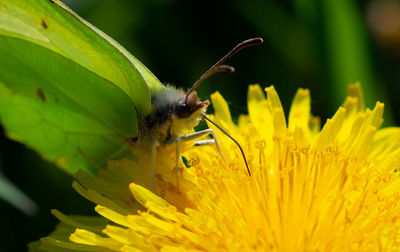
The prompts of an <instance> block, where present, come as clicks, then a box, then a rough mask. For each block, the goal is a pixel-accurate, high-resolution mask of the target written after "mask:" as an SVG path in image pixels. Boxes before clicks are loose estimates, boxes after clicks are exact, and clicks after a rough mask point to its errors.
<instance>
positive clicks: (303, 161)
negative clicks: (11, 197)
mask: <svg viewBox="0 0 400 252" xmlns="http://www.w3.org/2000/svg"><path fill="white" fill-rule="evenodd" d="M310 103H311V99H310V92H309V91H308V90H306V89H299V90H298V92H297V93H296V95H295V97H294V99H293V102H292V105H291V108H290V112H289V115H288V116H287V117H286V116H285V114H284V111H283V108H282V105H281V102H280V99H279V97H278V94H277V93H276V91H275V89H274V87H272V86H271V87H268V88H266V89H265V91H263V90H262V89H261V87H260V86H258V85H251V86H250V87H249V92H248V115H241V116H240V117H239V119H238V123H237V124H235V123H234V122H233V121H232V117H231V114H230V112H229V107H228V105H227V102H226V101H225V100H224V99H223V97H222V96H221V94H219V93H215V94H213V95H212V96H211V104H213V106H214V110H215V114H214V115H210V117H211V118H212V119H213V120H214V121H215V122H216V123H217V124H219V125H220V126H221V127H222V128H224V129H225V130H226V131H227V132H229V133H230V134H231V135H232V136H233V137H234V138H235V139H236V140H237V141H238V142H239V143H241V145H242V147H243V149H244V152H245V154H246V157H247V159H248V163H249V168H250V170H251V176H249V174H248V173H247V171H246V166H245V164H244V162H243V157H242V155H241V153H240V151H239V150H238V148H237V146H236V145H235V144H234V143H232V141H231V140H230V139H228V138H227V137H226V136H224V135H223V134H222V133H220V132H219V131H218V130H217V129H215V133H216V134H217V138H218V140H219V142H220V145H221V149H222V152H223V153H224V156H225V157H226V161H224V160H223V159H222V157H221V155H219V153H218V152H217V151H216V149H215V148H213V147H212V146H202V147H198V148H197V147H195V148H193V147H190V146H186V147H185V148H184V150H185V151H184V152H183V156H185V158H186V159H187V166H186V165H184V164H183V162H181V165H180V167H179V170H178V171H174V166H175V160H174V156H175V152H174V147H173V146H172V147H171V146H170V147H165V148H164V149H162V150H160V154H158V153H157V155H158V157H160V158H159V159H157V165H156V173H157V174H156V176H155V182H156V183H155V185H156V188H155V191H154V192H153V191H151V190H150V189H149V186H148V185H146V183H142V182H141V181H142V177H143V180H144V177H146V176H139V175H137V174H138V173H140V171H146V169H147V170H148V169H149V168H148V159H149V157H147V156H148V154H146V153H145V152H144V151H142V152H140V150H136V151H137V152H136V153H137V154H140V155H139V156H140V157H141V158H140V159H139V160H127V159H124V160H120V161H112V162H110V163H109V167H108V170H105V171H103V172H102V173H100V175H99V177H98V178H96V179H93V178H91V177H89V176H87V175H85V174H83V173H80V175H78V176H77V178H78V182H76V183H74V188H75V189H76V190H77V191H78V192H79V193H80V194H82V195H83V196H84V197H86V198H88V199H89V200H91V201H93V202H95V203H96V204H97V206H96V208H95V211H96V212H97V213H98V214H99V216H98V217H90V218H89V217H82V216H65V215H63V214H61V213H59V212H57V211H55V212H54V213H55V214H54V215H55V216H56V217H57V218H58V219H60V220H61V224H60V225H59V227H58V229H56V231H54V233H53V234H50V236H49V237H47V238H43V239H42V240H41V242H38V243H34V244H32V245H31V248H34V247H35V248H45V249H46V248H49V247H52V246H53V247H57V246H63V248H69V249H71V250H72V248H81V249H82V248H85V249H87V250H90V251H105V250H106V251H400V204H399V203H400V178H399V176H400V175H399V174H400V172H398V170H399V169H400V158H399V157H400V129H399V128H394V127H392V128H384V129H379V127H380V125H381V123H382V115H383V104H382V103H379V102H378V103H376V105H375V107H374V108H373V109H366V108H365V105H364V100H363V96H362V91H361V88H360V85H359V84H354V85H351V86H350V88H349V92H348V96H347V98H346V99H345V101H344V103H343V105H342V106H340V107H339V109H338V110H337V112H336V113H335V114H334V115H333V117H332V118H330V119H328V120H327V121H326V122H325V124H324V125H323V127H322V128H321V126H320V120H319V118H317V117H315V116H313V115H312V114H311V105H310ZM209 127H210V128H213V125H209ZM146 155H147V156H146ZM175 172H178V173H179V179H180V181H179V186H177V185H176V176H175ZM60 232H61V234H65V235H60ZM68 232H70V233H68ZM57 242H58V243H57ZM78 246H84V247H78Z"/></svg>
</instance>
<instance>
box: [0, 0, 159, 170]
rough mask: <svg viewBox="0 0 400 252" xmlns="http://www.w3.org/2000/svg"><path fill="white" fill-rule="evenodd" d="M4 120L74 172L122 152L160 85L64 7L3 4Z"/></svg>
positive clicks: (0, 104)
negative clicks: (152, 94) (151, 93)
mask: <svg viewBox="0 0 400 252" xmlns="http://www.w3.org/2000/svg"><path fill="white" fill-rule="evenodd" d="M0 55H1V56H0V120H1V122H2V124H3V126H4V128H5V130H6V132H7V134H8V135H9V136H10V137H11V138H13V139H15V140H17V141H20V142H22V143H24V144H26V145H28V146H29V147H31V148H33V149H35V150H36V151H38V152H39V153H40V154H41V155H42V156H43V157H44V158H45V159H47V160H50V161H52V162H55V163H56V164H57V165H58V166H60V167H62V168H64V169H65V170H66V171H68V172H69V173H75V172H76V171H77V170H78V169H83V170H85V171H88V172H94V171H95V170H96V169H98V168H99V167H102V166H104V164H105V161H107V160H108V159H110V158H113V157H117V156H118V155H120V154H122V153H123V152H124V150H125V147H126V144H127V142H126V139H127V138H130V137H135V136H137V135H138V118H137V116H138V115H139V116H140V115H145V114H147V113H149V111H150V105H151V104H150V89H156V88H162V87H163V86H162V84H161V83H160V82H159V81H158V80H157V79H156V78H155V77H154V76H153V75H152V73H151V72H150V71H149V70H147V69H146V68H145V67H144V66H143V65H142V64H141V63H140V62H139V61H138V60H137V59H135V58H134V57H133V56H132V55H130V54H129V53H128V52H127V51H126V50H125V49H124V48H123V47H122V46H120V45H118V44H117V43H116V42H115V41H114V40H112V39H111V38H109V37H108V36H107V35H105V34H104V33H103V32H101V31H100V30H98V29H97V28H95V27H93V26H91V25H90V24H88V23H87V22H86V21H84V20H83V19H81V18H80V17H78V16H77V15H76V14H75V13H73V12H72V11H70V10H69V9H68V8H67V7H66V6H64V5H63V4H62V3H61V2H59V1H50V0H38V1H28V0H7V1H4V0H0Z"/></svg>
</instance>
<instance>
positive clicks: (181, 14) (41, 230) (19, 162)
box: [0, 0, 400, 252]
mask: <svg viewBox="0 0 400 252" xmlns="http://www.w3.org/2000/svg"><path fill="white" fill-rule="evenodd" d="M65 2H66V3H67V5H69V6H70V7H71V8H72V9H73V10H75V11H76V12H77V13H78V14H80V15H81V16H83V17H84V18H85V19H87V20H88V21H89V22H91V23H92V24H94V25H95V26H97V27H99V28H100V29H102V30H103V31H105V32H106V33H107V34H109V35H110V36H111V37H113V38H115V39H116V40H117V41H119V42H120V43H121V44H122V45H123V46H125V47H126V48H127V49H128V50H129V51H130V52H132V54H133V55H135V56H136V57H137V58H138V59H139V60H141V61H142V62H143V63H144V64H145V65H146V66H147V67H148V68H149V69H150V70H151V71H152V72H153V73H154V74H155V75H156V76H157V77H158V78H159V80H160V81H162V82H163V83H171V84H173V85H176V86H179V87H184V88H187V87H190V86H191V85H192V84H193V83H194V82H195V81H196V80H197V78H199V76H200V75H201V74H203V72H204V71H206V70H207V69H208V68H209V67H210V66H211V65H213V64H214V63H215V62H216V61H217V60H218V59H220V58H221V57H222V56H223V55H224V54H225V53H226V52H228V51H229V50H230V49H231V48H232V47H233V46H235V45H236V44H237V43H238V42H240V41H242V40H245V39H247V38H251V37H262V38H264V40H265V43H264V44H263V45H261V46H258V47H251V48H248V49H245V50H244V51H241V52H240V53H238V54H237V55H235V56H234V57H233V58H232V59H230V60H229V61H228V62H227V63H228V64H230V65H232V66H234V67H235V68H236V72H235V73H234V74H232V75H229V74H224V73H222V74H219V75H217V76H214V77H212V78H210V79H209V80H208V81H206V82H204V83H203V84H202V85H201V86H200V87H199V89H198V93H199V94H200V97H201V98H203V99H206V98H208V97H209V95H210V94H211V93H212V92H214V91H216V90H219V91H220V92H221V93H222V94H223V96H224V97H225V98H226V99H227V100H228V102H229V103H230V106H231V110H232V113H233V115H234V117H237V115H239V114H240V113H246V92H247V86H248V84H253V83H259V84H261V85H262V86H263V87H266V86H269V85H272V84H273V85H274V86H275V88H276V89H277V91H278V93H279V95H280V97H281V101H282V104H283V106H284V108H285V111H286V113H287V112H288V110H289V108H290V102H291V99H292V98H293V96H294V94H295V92H296V90H297V89H298V88H299V87H303V88H309V89H310V91H311V95H312V112H313V114H315V115H319V116H321V118H322V122H324V121H325V120H326V118H328V117H330V116H332V115H333V113H334V112H335V110H336V109H337V108H338V106H339V105H340V104H341V102H342V101H343V99H344V97H345V94H346V87H347V85H348V84H349V83H352V82H355V81H361V84H362V87H363V89H364V92H365V97H366V100H367V105H368V106H369V107H373V105H374V104H375V102H376V101H377V100H380V101H383V102H384V103H385V105H386V107H385V109H386V112H385V126H390V125H398V124H399V120H400V117H399V115H400V113H399V112H400V111H399V110H400V106H399V105H400V104H399V103H400V102H399V100H398V99H397V94H398V93H399V89H400V85H399V83H400V71H399V69H400V68H399V64H400V50H399V49H400V47H399V45H400V3H399V1H394V0H371V1H351V0H332V1H318V0H291V1H290V0H286V1H282V0H275V1H272V0H259V1H258V0H256V1H244V0H242V1H238V0H237V1H235V0H234V1H210V0H206V1H183V0H182V1H178V0H141V1H132V0H126V1H123V0H114V1H107V0H98V1H95V0H91V1H89V0H85V1H83V0H74V1H72V0H70V1H65ZM210 112H212V110H211V111H210ZM0 169H1V170H2V173H3V174H4V176H6V177H7V178H8V179H9V180H11V181H12V182H13V183H14V184H16V185H17V186H18V187H19V188H20V189H21V190H22V191H23V192H25V193H26V194H27V195H28V196H29V197H30V198H31V199H32V200H33V201H34V202H36V203H37V204H38V205H39V207H40V210H39V212H38V213H37V214H36V215H35V216H33V217H32V216H27V215H26V214H24V213H23V212H21V211H19V210H17V209H15V208H14V207H12V206H11V205H9V204H8V203H7V202H4V201H1V200H0V225H1V228H2V230H3V231H5V234H3V235H0V251H1V252H2V251H25V250H26V244H27V243H28V242H30V241H33V240H37V239H38V238H40V237H43V236H46V235H47V234H48V233H49V232H50V231H52V230H53V228H54V225H55V224H56V223H57V222H56V220H55V218H54V217H52V216H51V215H50V209H52V208H56V209H59V210H61V211H63V212H64V213H67V214H93V207H94V205H93V204H91V203H89V202H87V201H86V200H84V199H82V198H81V197H80V196H78V195H77V193H75V192H74V191H73V190H72V188H71V181H72V179H71V178H70V177H68V176H67V175H65V174H64V173H63V172H61V171H59V170H58V169H57V168H56V167H54V166H53V165H51V164H48V163H45V162H43V161H42V160H41V159H40V157H39V156H38V155H36V154H35V153H33V152H32V151H30V150H28V149H26V148H25V147H24V146H22V145H21V144H19V143H16V142H13V141H10V140H8V139H7V138H5V136H4V133H3V131H2V129H1V128H0Z"/></svg>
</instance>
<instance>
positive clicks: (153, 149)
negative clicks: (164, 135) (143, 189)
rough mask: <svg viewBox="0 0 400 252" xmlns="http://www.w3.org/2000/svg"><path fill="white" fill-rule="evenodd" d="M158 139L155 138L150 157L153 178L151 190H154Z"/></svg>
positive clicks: (151, 176)
mask: <svg viewBox="0 0 400 252" xmlns="http://www.w3.org/2000/svg"><path fill="white" fill-rule="evenodd" d="M157 144H158V140H154V141H153V143H152V145H151V158H150V178H151V190H152V191H153V192H154V169H155V165H156V152H157Z"/></svg>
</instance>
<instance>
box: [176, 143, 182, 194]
mask: <svg viewBox="0 0 400 252" xmlns="http://www.w3.org/2000/svg"><path fill="white" fill-rule="evenodd" d="M179 143H180V141H179V140H177V141H176V156H175V176H176V187H177V188H179V167H178V166H179V159H180V156H181V153H180V149H179Z"/></svg>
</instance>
